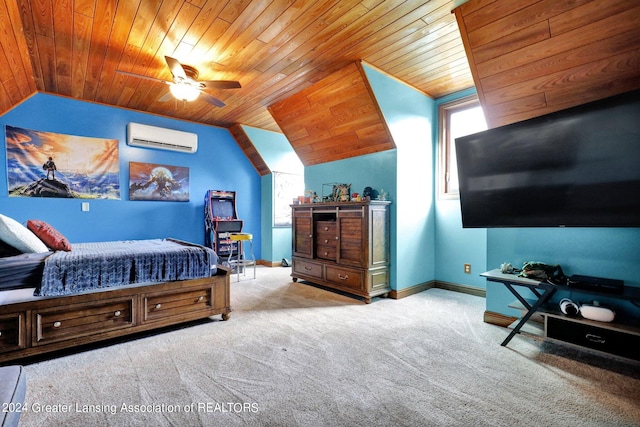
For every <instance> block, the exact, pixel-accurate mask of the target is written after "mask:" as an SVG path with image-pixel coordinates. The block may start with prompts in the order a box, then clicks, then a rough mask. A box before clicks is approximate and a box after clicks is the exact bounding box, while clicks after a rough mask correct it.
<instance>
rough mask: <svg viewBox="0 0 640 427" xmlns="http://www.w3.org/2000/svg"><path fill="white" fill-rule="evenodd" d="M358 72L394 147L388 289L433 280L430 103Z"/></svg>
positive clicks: (384, 78)
mask: <svg viewBox="0 0 640 427" xmlns="http://www.w3.org/2000/svg"><path fill="white" fill-rule="evenodd" d="M363 68H364V71H365V73H366V75H367V79H368V81H369V84H370V85H371V88H372V89H373V93H374V95H375V97H376V100H377V101H378V105H379V106H380V109H381V111H382V114H383V116H384V118H385V121H386V123H387V126H388V127H389V131H390V132H391V135H392V136H393V140H394V141H395V143H396V147H397V148H396V165H395V171H396V180H397V182H396V188H395V192H392V194H391V199H392V201H393V205H392V211H391V214H392V215H391V216H392V221H391V241H392V259H391V261H392V268H391V273H392V276H391V277H392V288H393V289H396V290H401V289H404V288H408V287H411V286H416V285H420V284H422V283H426V282H429V281H431V280H433V279H434V278H435V263H436V253H435V246H434V245H435V214H434V191H433V188H434V186H433V178H434V169H435V160H434V157H433V152H434V148H433V146H434V139H433V136H432V135H433V132H432V128H433V123H435V122H436V120H435V119H434V115H433V106H434V101H433V99H431V98H430V97H428V96H426V95H425V94H424V93H422V92H420V91H418V90H416V89H415V88H413V87H411V86H408V85H406V84H404V83H402V82H400V81H399V80H396V79H394V78H391V77H389V76H388V75H387V74H384V73H382V72H380V71H378V70H376V69H375V68H373V67H370V66H368V65H367V64H363ZM385 189H386V188H385Z"/></svg>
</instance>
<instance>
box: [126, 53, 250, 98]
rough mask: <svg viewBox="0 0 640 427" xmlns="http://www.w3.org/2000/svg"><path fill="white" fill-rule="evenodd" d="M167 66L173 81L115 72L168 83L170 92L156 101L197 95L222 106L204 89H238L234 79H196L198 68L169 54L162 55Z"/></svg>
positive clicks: (196, 96) (238, 85)
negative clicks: (182, 62)
mask: <svg viewBox="0 0 640 427" xmlns="http://www.w3.org/2000/svg"><path fill="white" fill-rule="evenodd" d="M164 59H165V61H167V65H168V66H169V70H170V71H171V74H172V75H173V81H172V82H169V81H166V80H162V79H157V78H155V77H150V76H144V75H142V74H135V73H129V72H127V71H121V70H116V72H117V73H120V74H125V75H127V76H131V77H138V78H141V79H147V80H153V81H156V82H160V83H164V84H167V85H169V91H170V93H167V94H165V95H163V96H162V97H160V98H159V99H158V101H168V100H169V99H170V97H171V96H173V97H174V98H176V99H179V100H182V101H195V100H196V99H197V98H198V97H200V98H201V99H203V100H204V101H206V102H208V103H209V104H212V105H215V106H216V107H224V106H225V103H224V102H222V101H221V100H219V99H218V98H216V97H214V96H212V95H209V94H208V93H206V92H205V89H238V88H240V87H242V86H240V82H237V81H235V80H202V81H200V80H198V70H197V69H196V68H194V67H192V66H190V65H184V64H181V63H180V61H178V60H177V59H175V58H172V57H170V56H165V57H164Z"/></svg>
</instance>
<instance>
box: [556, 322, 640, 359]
mask: <svg viewBox="0 0 640 427" xmlns="http://www.w3.org/2000/svg"><path fill="white" fill-rule="evenodd" d="M547 337H548V338H553V339H557V340H560V341H565V342H568V343H572V344H577V345H579V346H582V347H586V348H591V349H594V350H599V351H604V352H607V353H611V354H615V355H618V356H622V357H627V358H629V359H635V360H640V335H636V334H633V333H627V332H624V331H619V330H613V329H608V328H600V327H597V326H593V325H591V324H587V323H581V322H576V321H571V320H564V319H561V318H557V317H553V316H548V317H547Z"/></svg>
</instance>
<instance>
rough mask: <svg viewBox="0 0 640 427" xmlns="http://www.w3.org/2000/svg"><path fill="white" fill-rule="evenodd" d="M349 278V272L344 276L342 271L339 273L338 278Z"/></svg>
mask: <svg viewBox="0 0 640 427" xmlns="http://www.w3.org/2000/svg"><path fill="white" fill-rule="evenodd" d="M348 278H349V275H348V274H345V275H344V276H343V275H342V274H340V273H338V279H340V280H347V279H348Z"/></svg>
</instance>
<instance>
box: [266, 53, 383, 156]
mask: <svg viewBox="0 0 640 427" xmlns="http://www.w3.org/2000/svg"><path fill="white" fill-rule="evenodd" d="M269 111H270V112H271V114H272V115H273V117H274V118H275V119H276V122H277V123H278V125H280V128H281V129H282V131H283V132H284V134H285V135H286V136H287V139H288V140H289V142H290V143H291V145H292V146H293V149H294V150H295V152H296V154H298V157H299V158H300V160H301V161H302V163H303V164H304V165H305V166H309V165H315V164H318V163H325V162H328V161H334V160H340V159H346V158H350V157H356V156H361V155H364V154H371V153H376V152H378V151H385V150H390V149H392V148H395V146H396V145H395V143H394V141H393V138H392V136H391V132H389V128H388V127H387V123H386V122H385V120H384V117H383V116H382V112H381V111H380V108H379V107H378V104H377V102H376V100H375V96H374V94H373V91H372V90H371V87H370V86H369V83H368V81H367V77H366V75H365V73H364V69H363V68H362V65H361V64H360V63H353V64H350V65H348V66H346V67H345V68H343V69H342V70H340V71H337V72H335V73H333V74H332V75H331V76H329V77H327V78H325V79H323V80H321V81H319V82H318V83H316V84H314V85H313V86H310V87H308V88H306V89H304V90H302V91H301V92H298V93H296V94H295V95H293V96H290V97H289V98H287V99H285V100H284V101H280V102H277V103H275V104H274V105H272V106H271V107H269Z"/></svg>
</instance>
